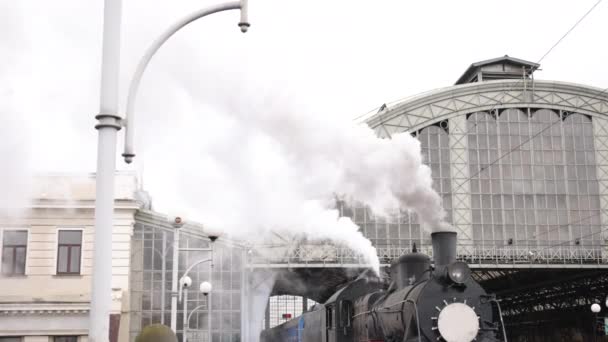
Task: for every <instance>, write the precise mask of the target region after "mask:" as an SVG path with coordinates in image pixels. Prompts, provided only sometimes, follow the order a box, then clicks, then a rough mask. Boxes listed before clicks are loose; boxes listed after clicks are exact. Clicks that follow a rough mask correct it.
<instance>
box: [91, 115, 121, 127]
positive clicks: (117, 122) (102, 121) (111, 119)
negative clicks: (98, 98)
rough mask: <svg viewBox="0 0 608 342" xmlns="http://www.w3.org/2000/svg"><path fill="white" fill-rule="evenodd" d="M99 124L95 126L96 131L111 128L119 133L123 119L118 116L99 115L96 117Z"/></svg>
mask: <svg viewBox="0 0 608 342" xmlns="http://www.w3.org/2000/svg"><path fill="white" fill-rule="evenodd" d="M95 119H97V120H98V121H99V122H98V123H97V125H95V129H100V128H105V127H111V128H115V129H116V130H117V131H119V130H120V129H121V128H122V124H121V120H122V118H121V117H120V116H118V115H116V114H97V115H96V116H95Z"/></svg>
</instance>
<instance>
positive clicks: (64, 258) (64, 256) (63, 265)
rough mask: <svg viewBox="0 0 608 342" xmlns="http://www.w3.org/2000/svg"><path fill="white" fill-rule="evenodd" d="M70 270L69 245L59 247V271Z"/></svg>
mask: <svg viewBox="0 0 608 342" xmlns="http://www.w3.org/2000/svg"><path fill="white" fill-rule="evenodd" d="M67 271H68V247H65V246H61V247H59V253H58V256H57V272H59V273H65V272H67Z"/></svg>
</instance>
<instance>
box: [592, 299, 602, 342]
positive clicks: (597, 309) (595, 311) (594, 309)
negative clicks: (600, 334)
mask: <svg viewBox="0 0 608 342" xmlns="http://www.w3.org/2000/svg"><path fill="white" fill-rule="evenodd" d="M601 310H602V307H601V306H600V305H599V304H598V303H593V304H591V312H593V330H592V331H591V332H592V333H593V342H596V341H597V331H596V327H597V314H598V313H600V311H601Z"/></svg>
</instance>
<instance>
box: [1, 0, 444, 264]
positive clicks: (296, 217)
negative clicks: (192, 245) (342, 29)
mask: <svg viewBox="0 0 608 342" xmlns="http://www.w3.org/2000/svg"><path fill="white" fill-rule="evenodd" d="M155 5H158V6H156V7H155V6H151V5H149V3H146V7H150V8H149V10H150V11H147V12H146V14H144V12H142V11H141V10H140V9H141V6H144V5H143V4H142V3H139V4H138V3H135V2H133V3H132V2H126V3H125V22H129V23H133V22H138V25H125V37H124V41H125V43H124V44H123V46H124V48H125V49H124V53H123V62H124V64H123V79H124V80H128V79H129V78H130V73H131V71H132V70H133V65H134V64H135V62H136V61H137V59H138V58H139V56H140V55H141V53H142V50H143V49H144V47H145V45H146V43H147V42H149V41H151V40H152V38H153V37H154V36H155V35H157V34H158V32H159V30H160V29H161V28H162V27H166V26H167V25H168V24H169V23H170V22H172V21H173V20H175V18H177V17H179V16H182V15H183V14H184V13H188V12H189V11H190V10H192V9H194V8H199V7H200V4H199V3H198V2H192V3H191V4H184V5H183V7H180V8H177V7H175V6H168V5H167V6H165V7H164V8H162V7H161V4H160V3H158V4H155ZM275 5H277V4H276V3H275ZM4 6H5V7H6V8H3V9H4V10H6V11H2V13H3V14H4V15H5V16H6V17H11V18H17V19H16V21H17V22H16V23H12V24H10V21H6V22H8V23H9V24H8V25H9V27H8V28H7V30H6V31H7V32H11V33H12V34H14V35H15V36H17V37H18V38H15V39H14V41H19V42H21V43H20V44H21V45H20V46H13V45H14V44H13V40H10V41H8V42H6V41H4V40H3V41H2V42H0V44H2V45H0V47H1V49H2V51H3V52H4V51H12V52H14V55H15V56H14V58H12V59H10V60H9V63H7V64H3V67H4V68H3V69H2V71H3V77H4V76H5V75H6V70H11V71H12V72H13V74H12V75H11V77H9V78H5V79H6V80H8V81H7V82H5V83H4V84H7V85H8V86H9V87H10V89H9V90H10V92H11V94H12V95H11V96H12V99H13V100H12V101H6V98H7V96H6V95H4V94H5V93H6V92H5V91H4V90H3V93H2V94H3V95H2V103H3V105H4V107H3V109H2V111H3V113H2V114H3V118H2V119H5V118H6V117H9V116H8V114H7V115H5V113H8V112H10V113H17V110H16V108H19V110H20V111H19V113H22V114H21V115H18V117H20V118H23V120H24V121H25V122H24V123H23V124H21V123H20V124H18V125H19V126H20V127H23V131H25V132H29V133H30V134H29V136H30V138H29V141H30V142H32V146H30V148H29V150H30V152H33V156H34V158H33V159H34V166H32V167H31V168H33V169H34V170H36V171H38V170H40V169H43V170H51V171H71V170H74V169H82V168H84V169H85V170H87V171H91V170H92V169H93V168H94V156H95V153H94V151H95V147H94V146H95V140H94V139H95V131H94V130H93V128H92V126H93V124H94V122H93V120H92V117H93V116H94V114H95V111H96V108H97V92H98V77H99V75H98V72H99V66H98V65H99V53H100V51H99V47H100V38H101V33H100V24H101V21H100V20H97V21H95V20H91V19H92V18H96V19H100V18H101V17H100V16H101V6H99V4H96V5H95V6H91V5H83V3H82V2H78V1H74V0H63V1H61V2H58V3H55V2H53V3H52V4H41V3H39V2H35V1H33V2H27V1H25V2H23V3H21V2H19V4H18V5H16V4H15V2H10V3H7V4H5V5H4ZM129 6H131V7H129ZM188 6H191V7H192V8H187V7H188ZM154 8H156V11H154ZM75 10H77V11H78V13H79V14H80V15H78V16H73V15H67V13H71V12H73V11H75ZM282 10H288V9H287V8H286V7H285V6H283V8H282ZM169 13H173V14H172V15H171V14H169ZM144 15H145V16H146V19H147V20H143V19H142V18H141V17H142V16H144ZM150 19H154V20H150ZM233 19H234V18H233ZM214 20H217V21H220V20H221V22H222V25H223V23H224V22H226V21H227V20H228V19H227V18H226V17H223V18H220V17H219V16H218V18H217V19H213V20H210V21H211V22H213V21H214ZM6 22H5V23H6ZM264 23H272V18H271V17H270V16H267V17H266V18H264V19H260V25H259V27H258V31H257V32H258V33H256V31H255V30H252V32H251V34H250V33H248V35H247V36H243V35H241V34H240V33H239V32H238V29H236V28H235V30H234V32H229V33H226V34H225V35H222V36H219V37H213V36H210V35H209V34H208V32H207V34H205V35H203V36H202V37H201V35H200V34H199V32H200V31H198V30H196V29H190V28H189V29H188V30H193V31H190V32H191V34H190V35H188V33H187V32H184V33H180V36H178V37H175V39H173V40H172V41H170V42H169V43H168V46H167V47H165V48H163V50H161V52H160V53H159V55H158V56H156V58H155V60H154V61H153V63H152V64H151V65H150V68H149V69H148V71H147V73H146V77H145V79H144V80H143V83H142V87H141V90H140V96H139V98H138V104H137V108H136V109H137V113H138V127H139V135H138V136H137V142H138V149H137V152H138V153H139V159H145V160H146V163H145V166H146V168H145V179H146V184H145V185H146V187H147V189H148V190H149V192H150V193H151V194H152V195H153V196H154V200H155V201H154V203H155V205H156V208H157V209H158V210H162V211H171V212H183V213H184V216H186V217H189V218H190V219H193V220H197V221H201V222H203V223H205V224H206V225H208V226H215V227H218V228H221V229H223V230H225V231H226V232H227V233H228V234H231V235H233V236H234V237H237V238H245V239H253V238H257V239H260V240H262V239H263V238H264V237H266V236H268V234H267V233H268V232H270V231H275V232H279V233H280V232H287V233H289V235H296V234H297V233H307V235H308V236H309V237H310V238H311V239H320V240H323V239H331V240H334V241H336V242H340V243H343V244H345V245H347V246H349V247H351V248H353V249H356V250H358V251H361V252H362V253H364V254H365V255H366V256H367V258H368V260H369V262H370V264H372V265H377V264H378V261H377V257H376V253H375V250H374V249H373V247H372V246H371V243H370V242H369V241H368V240H367V239H365V238H364V237H363V235H362V234H361V233H360V232H359V231H358V228H357V227H356V226H355V225H354V224H353V223H352V222H351V221H350V220H348V219H344V218H339V217H338V216H339V215H338V213H337V211H335V210H333V209H332V206H333V204H334V195H333V194H335V193H337V194H340V195H347V196H350V197H353V198H356V199H357V200H359V201H362V202H365V203H366V204H368V205H370V206H371V207H372V208H373V209H374V210H375V211H376V212H378V213H382V212H383V211H386V210H388V209H393V208H396V207H399V206H405V207H406V208H409V209H412V210H414V211H416V212H417V213H418V214H419V216H420V217H421V219H422V221H423V222H424V223H425V224H426V225H428V226H430V227H439V226H441V225H442V224H441V219H442V215H443V211H442V210H441V206H440V200H439V196H437V195H436V194H435V193H434V192H433V191H432V189H431V178H430V171H429V169H428V168H427V167H426V166H424V165H422V164H421V157H420V147H419V144H418V142H417V141H416V140H415V139H413V138H411V137H410V136H409V135H407V134H405V135H401V136H396V137H394V138H393V139H392V140H381V139H377V138H376V137H375V136H374V134H373V132H372V131H371V130H369V129H368V128H366V127H362V126H357V125H355V124H353V123H352V122H351V121H350V120H349V119H343V118H344V117H345V116H340V115H337V113H334V111H332V110H328V109H326V108H323V107H320V106H318V105H317V106H315V105H314V102H312V101H310V99H312V98H316V97H319V95H323V96H324V97H331V96H332V95H331V94H329V93H325V94H319V93H317V92H316V91H315V90H314V88H315V87H316V86H315V85H314V84H313V83H308V84H307V85H304V86H301V84H298V83H296V82H295V81H294V80H299V79H302V80H303V79H308V77H304V75H303V74H304V73H305V72H306V71H305V70H304V71H301V72H300V71H298V70H299V67H298V65H296V64H294V63H295V62H294V61H298V64H302V65H304V64H305V63H307V62H309V61H310V59H311V58H317V57H315V53H314V52H311V53H310V54H309V55H306V56H304V57H300V56H299V55H298V54H299V53H300V52H289V51H283V50H276V49H275V50H273V51H275V52H274V53H268V52H267V51H266V50H268V49H270V48H274V47H275V45H276V44H286V43H288V42H289V41H290V39H291V37H290V36H289V35H285V34H281V33H280V32H279V33H278V34H277V33H275V32H277V31H276V30H275V29H274V27H273V26H268V25H267V26H263V25H264ZM275 24H276V23H275ZM15 27H17V28H18V29H19V30H15V29H14V28H15ZM25 27H27V30H24V29H23V28H25ZM207 31H209V30H207ZM226 31H228V29H226ZM262 34H263V35H267V36H270V37H273V38H275V39H276V40H274V41H272V40H268V39H266V40H262V38H261V37H262ZM142 37H143V38H142ZM301 38H302V37H301ZM200 39H204V40H205V42H206V45H205V46H202V45H200V44H194V43H193V42H198V41H199V40H200ZM210 46H224V47H225V50H224V48H222V49H213V48H210ZM328 47H329V45H327V46H322V48H324V49H325V48H328ZM221 51H224V52H221ZM276 52H280V53H283V54H282V55H281V54H277V53H276ZM7 56H8V55H7ZM317 60H318V59H317ZM330 60H331V59H330ZM334 61H335V62H338V60H334ZM326 79H327V81H328V82H329V80H330V79H331V77H330V76H329V74H327V77H326ZM324 81H325V79H319V80H317V81H316V82H319V83H322V82H324ZM331 81H332V82H335V80H333V79H331ZM122 89H123V90H124V89H126V86H125V84H123V85H122ZM317 103H318V102H317ZM6 106H10V107H9V108H6ZM338 107H339V106H333V107H332V108H334V109H335V108H338ZM350 115H351V116H352V113H350ZM341 118H342V119H341ZM7 127H8V126H7ZM10 131H11V132H7V136H11V139H15V138H16V137H18V135H15V134H14V131H16V130H15V129H13V128H10ZM10 133H13V134H12V135H11V134H10ZM75 142H78V143H75ZM9 149H10V148H9ZM26 149H27V148H26ZM5 154H6V152H5V153H3V155H1V156H0V157H2V158H3V159H5V160H6V158H8V157H7V156H5ZM15 167H16V169H15V170H24V169H25V170H29V169H30V167H29V166H27V165H21V166H18V165H15ZM11 172H12V173H11V174H10V175H7V177H6V178H5V179H14V178H19V177H20V176H21V175H23V174H25V173H22V174H19V175H17V173H18V172H14V171H11ZM22 179H27V177H22ZM8 183H9V184H17V183H15V182H11V181H9V182H8ZM25 183H27V182H25ZM292 233H296V234H292Z"/></svg>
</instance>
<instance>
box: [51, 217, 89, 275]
mask: <svg viewBox="0 0 608 342" xmlns="http://www.w3.org/2000/svg"><path fill="white" fill-rule="evenodd" d="M62 231H79V232H80V234H81V235H80V257H79V260H78V270H77V271H75V272H60V271H59V251H60V247H61V246H68V247H70V248H69V249H68V256H69V255H70V254H71V248H72V247H76V246H78V245H76V244H61V243H60V241H59V234H60V232H62ZM83 247H84V228H65V227H62V228H57V230H56V231H55V248H57V251H56V253H55V275H57V276H80V275H82V262H83V260H84V252H83ZM69 268H70V259H69V258H68V270H69Z"/></svg>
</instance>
